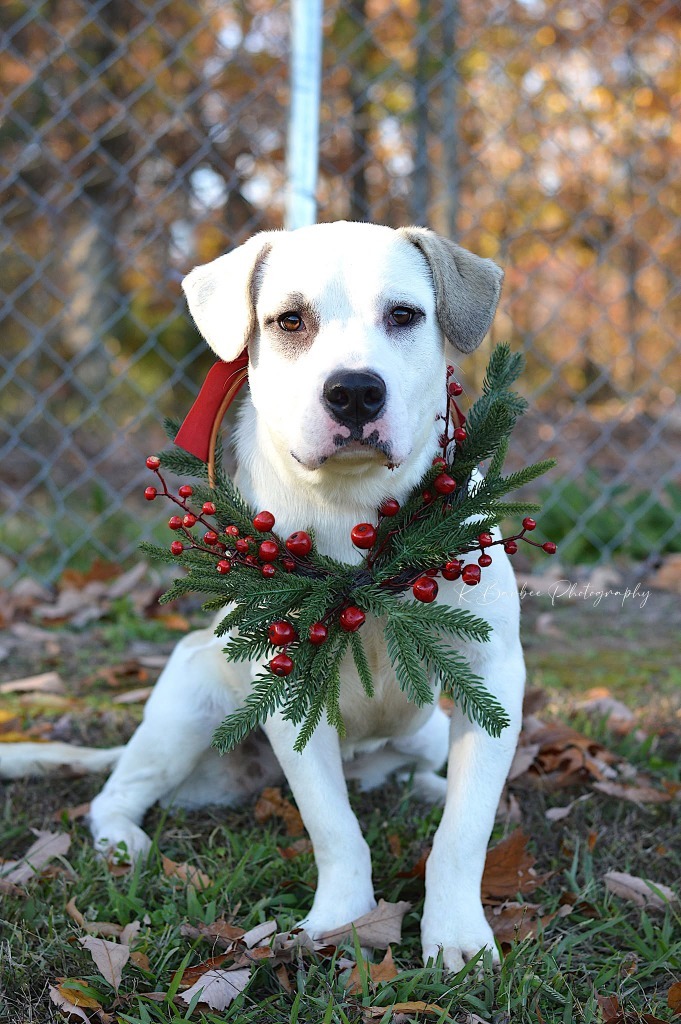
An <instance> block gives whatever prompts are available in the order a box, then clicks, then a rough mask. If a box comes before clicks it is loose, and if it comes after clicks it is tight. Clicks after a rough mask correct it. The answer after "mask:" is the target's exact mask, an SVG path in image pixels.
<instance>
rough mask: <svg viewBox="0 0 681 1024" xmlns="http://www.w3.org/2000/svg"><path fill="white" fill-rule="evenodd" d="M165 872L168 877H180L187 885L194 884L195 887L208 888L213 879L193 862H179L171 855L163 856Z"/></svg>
mask: <svg viewBox="0 0 681 1024" xmlns="http://www.w3.org/2000/svg"><path fill="white" fill-rule="evenodd" d="M162 864H163V874H164V875H165V876H166V878H179V879H180V881H182V882H185V884H186V885H193V886H194V888H195V889H208V888H209V887H210V886H211V885H212V884H213V882H212V880H211V879H210V878H209V877H208V875H206V874H204V872H203V871H200V870H199V869H198V868H196V867H194V866H193V865H192V864H186V863H182V864H180V863H178V862H177V861H175V860H171V859H170V857H162Z"/></svg>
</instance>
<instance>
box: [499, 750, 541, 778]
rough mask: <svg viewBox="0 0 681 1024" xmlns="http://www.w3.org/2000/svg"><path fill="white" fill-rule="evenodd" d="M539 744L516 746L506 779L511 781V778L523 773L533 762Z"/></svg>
mask: <svg viewBox="0 0 681 1024" xmlns="http://www.w3.org/2000/svg"><path fill="white" fill-rule="evenodd" d="M539 750H540V746H539V744H538V743H527V744H525V745H522V744H521V745H520V746H519V747H517V749H516V752H515V754H514V755H513V761H512V763H511V767H510V768H509V771H508V776H507V779H508V781H509V782H511V781H512V780H513V779H517V778H518V776H519V775H524V774H525V772H526V771H528V769H529V768H530V767H531V766H532V765H533V764H534V761H535V758H536V756H537V754H538V753H539Z"/></svg>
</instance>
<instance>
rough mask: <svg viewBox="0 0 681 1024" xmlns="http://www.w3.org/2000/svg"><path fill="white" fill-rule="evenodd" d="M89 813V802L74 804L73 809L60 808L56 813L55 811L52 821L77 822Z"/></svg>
mask: <svg viewBox="0 0 681 1024" xmlns="http://www.w3.org/2000/svg"><path fill="white" fill-rule="evenodd" d="M89 813H90V801H89V800H88V801H87V803H84V804H76V805H75V807H61V808H60V809H59V810H58V811H55V812H54V814H53V815H52V820H53V821H61V820H62V819H63V818H66V819H67V820H68V821H78V819H79V818H84V817H85V815H86V814H89Z"/></svg>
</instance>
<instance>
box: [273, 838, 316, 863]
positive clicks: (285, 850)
mask: <svg viewBox="0 0 681 1024" xmlns="http://www.w3.org/2000/svg"><path fill="white" fill-rule="evenodd" d="M277 850H278V851H279V854H280V856H281V857H283V858H284V860H294V859H295V858H296V857H300V856H301V854H303V853H313V846H312V843H311V842H310V840H309V839H307V838H306V837H305V836H301V838H300V839H296V840H295V842H293V843H291V845H290V846H278V847H277Z"/></svg>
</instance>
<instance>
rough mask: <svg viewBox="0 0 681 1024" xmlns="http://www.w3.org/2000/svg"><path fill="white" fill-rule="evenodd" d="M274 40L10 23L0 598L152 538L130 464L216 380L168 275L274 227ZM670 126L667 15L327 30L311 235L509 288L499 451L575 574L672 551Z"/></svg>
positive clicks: (660, 8)
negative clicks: (360, 231)
mask: <svg viewBox="0 0 681 1024" xmlns="http://www.w3.org/2000/svg"><path fill="white" fill-rule="evenodd" d="M289 16H290V12H289V9H288V5H287V4H286V3H283V2H281V3H279V2H276V0H241V2H238V0H233V2H222V0H201V2H198V3H197V2H192V3H189V2H183V0H155V2H144V0H97V2H90V3H83V2H80V0H51V2H49V3H44V4H32V3H28V2H22V0H10V2H8V3H6V4H4V5H3V6H2V9H1V17H2V18H3V20H4V25H3V32H4V37H3V38H4V47H3V48H4V53H3V56H2V60H1V61H0V83H1V86H2V93H3V97H4V98H3V101H2V110H3V117H2V124H1V126H0V207H1V210H2V229H1V231H2V237H1V242H0V268H1V270H2V273H1V274H0V285H1V287H2V289H3V291H4V297H3V300H2V333H1V335H0V337H1V339H2V340H1V342H0V372H1V373H2V405H1V409H0V460H1V464H2V505H3V519H2V527H1V528H0V552H1V553H2V558H3V559H4V560H5V562H6V564H5V565H3V575H4V577H5V580H7V579H12V578H14V577H16V576H17V575H20V574H23V573H26V572H31V573H33V574H35V575H38V576H40V578H42V579H45V580H54V579H55V578H57V577H58V576H59V574H60V573H61V571H62V570H63V568H64V567H65V566H67V565H69V564H79V563H80V564H83V563H85V564H87V563H88V562H89V561H91V560H92V559H93V557H96V556H99V557H101V558H103V559H106V560H111V559H116V560H119V561H122V560H125V559H127V558H129V557H130V556H132V555H134V553H135V550H136V547H137V544H138V542H139V540H140V538H141V536H142V535H147V536H148V535H149V534H150V533H153V532H154V530H155V529H157V528H158V527H159V526H160V522H155V521H154V515H157V516H159V517H162V510H161V509H156V508H155V507H154V506H149V505H146V504H144V503H143V501H142V500H141V488H142V487H143V485H144V484H145V483H147V482H148V481H147V480H146V473H145V471H144V469H143V457H144V455H146V454H147V453H148V452H149V451H152V450H155V449H156V448H157V447H159V446H160V445H161V443H162V437H161V432H160V427H159V424H160V422H161V420H162V418H163V416H164V415H168V414H173V415H179V414H181V413H182V412H183V411H184V410H186V409H187V408H188V406H189V404H190V401H191V399H192V397H193V395H194V394H195V392H196V390H197V386H198V382H199V381H200V380H201V379H202V377H203V374H204V373H205V371H206V369H207V368H208V366H209V365H210V363H211V357H210V356H209V354H208V353H207V352H206V350H205V346H204V344H203V343H202V342H201V340H200V339H199V338H198V336H197V335H196V333H195V331H194V329H193V327H192V326H191V323H190V321H189V318H188V316H187V315H186V313H185V311H184V305H183V302H182V300H181V293H180V286H179V282H180V280H181V277H182V275H183V274H184V273H185V272H186V271H187V270H189V269H190V268H191V267H192V266H194V265H196V264H197V263H201V262H205V261H207V260H209V259H211V258H213V257H214V256H216V255H218V254H219V253H221V252H223V251H225V250H226V249H228V248H230V247H232V246H234V245H236V244H238V243H240V242H241V241H243V240H244V239H245V238H246V237H247V236H248V235H250V234H251V233H252V232H254V231H255V230H258V229H262V228H269V227H280V226H281V224H282V219H283V191H284V186H285V159H284V157H285V154H284V143H285V137H286V120H287V105H288V95H289V85H288V50H289ZM680 106H681V8H679V6H678V4H676V3H674V2H673V0H671V2H658V0H647V2H646V0H643V2H641V0H637V2H633V0H632V2H628V0H614V2H605V3H601V2H598V3H597V2H595V0H565V2H563V0H517V2H513V0H489V2H487V3H485V4H480V3H476V2H474V0H331V2H327V4H326V7H325V13H324V78H323V99H322V112H321V120H322V123H321V152H320V182H319V203H320V208H319V213H320V220H334V219H340V218H350V219H359V220H374V221H378V222H382V223H386V224H391V225H395V226H397V225H400V224H405V223H423V224H428V225H429V226H431V227H433V228H435V229H436V230H438V231H440V232H441V233H443V234H446V235H448V236H450V237H454V238H456V239H457V240H459V241H460V242H461V243H462V244H463V245H466V246H467V247H469V248H471V249H472V250H473V251H475V252H478V253H479V254H481V255H484V256H490V257H493V258H494V259H496V260H497V261H498V262H499V263H501V264H502V265H503V266H504V268H505V270H506V284H505V289H504V298H503V301H502V304H501V308H500V311H499V314H498V316H497V319H496V322H495V325H494V328H493V332H492V341H496V340H502V339H510V340H511V341H512V343H513V345H514V346H515V347H520V348H523V349H524V350H525V351H526V353H527V356H528V364H529V366H528V373H527V376H526V378H525V387H526V391H527V393H528V395H529V397H530V398H531V400H532V409H533V411H532V413H531V415H530V416H529V417H528V418H527V420H526V422H525V424H524V425H523V427H522V430H521V436H520V438H519V440H518V442H517V444H516V453H517V456H518V458H522V459H528V458H531V459H534V458H541V457H544V456H546V455H547V454H552V455H555V456H556V457H557V458H558V460H559V468H558V470H557V471H556V473H555V474H554V481H553V489H552V491H551V494H550V496H549V497H548V499H547V506H546V507H547V511H546V515H547V516H549V517H550V518H551V522H552V524H554V534H555V529H556V527H557V528H558V529H559V532H560V533H561V534H562V535H563V544H562V550H563V551H564V552H565V554H566V555H567V556H568V557H572V558H575V559H580V558H585V557H592V558H593V557H596V558H598V557H600V558H607V557H610V556H612V555H613V553H617V552H618V551H627V552H628V553H629V554H633V555H634V556H636V557H645V556H648V555H654V554H655V553H656V552H658V551H660V550H663V549H664V548H665V547H667V548H668V547H670V546H671V547H676V548H677V549H681V539H680V536H679V530H680V526H679V514H680V510H681V489H680V488H679V486H678V479H679V473H680V470H681V453H680V444H679V442H680V439H681V415H680V410H679V406H678V404H677V402H676V392H677V389H678V386H679V382H680V380H681V361H680V360H679V353H678V342H677V340H676V334H675V331H676V329H677V325H678V320H679V311H680V308H681V299H680V295H679V283H678V282H679V276H680V272H681V245H680V244H679V242H680V239H679V235H680V233H681V231H680V224H681V220H680V218H681V181H680V179H679V173H678V169H679V166H681V160H680V157H681V122H680V121H679V119H678V112H679V107H680ZM488 351H489V345H488V344H486V345H485V346H483V350H481V351H480V352H479V353H476V355H475V356H473V357H471V358H469V359H468V360H467V361H465V362H464V365H463V367H462V374H463V377H464V379H465V380H466V382H467V384H468V386H469V387H470V388H471V389H472V390H474V389H475V387H476V385H478V384H479V381H480V375H481V371H482V368H483V366H484V363H485V361H486V357H487V354H488ZM143 504H144V507H142V506H143Z"/></svg>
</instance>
